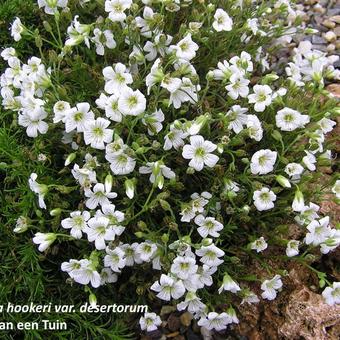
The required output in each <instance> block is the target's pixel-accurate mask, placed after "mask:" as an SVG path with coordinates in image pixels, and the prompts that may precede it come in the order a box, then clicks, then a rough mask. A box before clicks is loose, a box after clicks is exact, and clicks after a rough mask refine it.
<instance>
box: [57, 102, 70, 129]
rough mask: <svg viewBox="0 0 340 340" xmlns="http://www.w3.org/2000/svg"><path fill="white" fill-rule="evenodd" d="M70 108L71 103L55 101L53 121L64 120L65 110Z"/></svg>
mask: <svg viewBox="0 0 340 340" xmlns="http://www.w3.org/2000/svg"><path fill="white" fill-rule="evenodd" d="M70 109H71V105H70V104H69V103H68V102H65V101H62V100H60V101H57V102H56V103H55V104H54V106H53V112H54V118H53V123H55V124H56V123H59V122H61V121H62V122H64V123H65V119H66V115H67V112H68V111H69V110H70Z"/></svg>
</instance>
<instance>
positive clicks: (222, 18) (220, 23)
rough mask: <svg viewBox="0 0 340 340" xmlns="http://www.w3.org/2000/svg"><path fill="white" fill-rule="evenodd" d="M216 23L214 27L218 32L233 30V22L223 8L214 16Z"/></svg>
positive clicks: (218, 9)
mask: <svg viewBox="0 0 340 340" xmlns="http://www.w3.org/2000/svg"><path fill="white" fill-rule="evenodd" d="M214 19H215V21H214V22H213V24H212V26H213V28H214V29H215V30H216V31H217V32H221V31H231V30H232V28H233V20H232V19H231V18H230V16H229V15H228V13H227V12H226V11H224V10H223V9H221V8H217V10H216V12H215V14H214Z"/></svg>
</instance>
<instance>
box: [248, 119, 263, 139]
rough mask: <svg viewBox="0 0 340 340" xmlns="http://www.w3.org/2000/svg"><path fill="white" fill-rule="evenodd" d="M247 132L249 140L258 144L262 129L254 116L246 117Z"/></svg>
mask: <svg viewBox="0 0 340 340" xmlns="http://www.w3.org/2000/svg"><path fill="white" fill-rule="evenodd" d="M247 131H248V135H249V137H250V138H253V139H255V140H256V141H257V142H259V141H260V140H261V139H262V137H263V129H262V125H261V122H260V120H259V119H258V118H257V117H256V116H255V115H248V116H247Z"/></svg>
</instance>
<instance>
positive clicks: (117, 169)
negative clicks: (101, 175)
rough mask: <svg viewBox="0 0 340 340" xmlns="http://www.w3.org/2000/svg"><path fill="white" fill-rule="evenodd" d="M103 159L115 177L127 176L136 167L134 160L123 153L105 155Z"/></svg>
mask: <svg viewBox="0 0 340 340" xmlns="http://www.w3.org/2000/svg"><path fill="white" fill-rule="evenodd" d="M105 158H106V159H107V160H108V161H109V162H110V168H111V171H112V172H113V173H114V174H115V175H127V174H129V173H131V172H132V171H133V170H134V168H135V166H136V160H135V159H134V158H132V157H130V156H128V155H127V154H126V153H125V152H124V151H119V152H115V153H112V154H106V155H105Z"/></svg>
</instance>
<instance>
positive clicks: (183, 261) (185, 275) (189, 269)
mask: <svg viewBox="0 0 340 340" xmlns="http://www.w3.org/2000/svg"><path fill="white" fill-rule="evenodd" d="M197 268H198V266H197V264H196V261H195V259H194V258H192V257H188V256H187V257H183V256H177V257H176V258H175V259H174V260H173V263H172V265H171V272H172V273H173V274H175V275H176V276H177V277H178V278H180V279H182V280H187V279H189V278H191V277H192V276H193V275H194V274H196V272H197Z"/></svg>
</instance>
